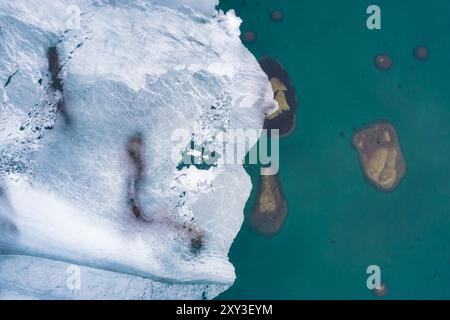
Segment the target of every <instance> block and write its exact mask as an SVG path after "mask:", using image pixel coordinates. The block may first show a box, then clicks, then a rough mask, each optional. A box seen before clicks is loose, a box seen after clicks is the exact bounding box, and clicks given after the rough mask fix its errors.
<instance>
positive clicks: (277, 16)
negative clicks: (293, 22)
mask: <svg viewBox="0 0 450 320" xmlns="http://www.w3.org/2000/svg"><path fill="white" fill-rule="evenodd" d="M270 17H271V18H272V21H275V22H280V21H282V20H283V18H284V14H283V12H281V10H273V11H272V13H271V14H270Z"/></svg>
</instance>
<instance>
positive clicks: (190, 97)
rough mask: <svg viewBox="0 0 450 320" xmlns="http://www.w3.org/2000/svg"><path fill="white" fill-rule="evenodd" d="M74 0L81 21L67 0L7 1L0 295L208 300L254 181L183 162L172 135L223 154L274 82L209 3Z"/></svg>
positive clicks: (228, 278)
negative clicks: (224, 140) (73, 279)
mask: <svg viewBox="0 0 450 320" xmlns="http://www.w3.org/2000/svg"><path fill="white" fill-rule="evenodd" d="M75 3H76V5H75V8H79V9H80V10H79V13H80V16H79V18H80V19H79V26H77V25H73V21H75V22H77V21H78V20H77V19H75V20H73V21H72V20H70V19H72V18H73V16H72V17H68V16H67V13H68V12H69V13H70V14H73V12H74V11H73V8H74V2H73V1H57V2H55V1H49V0H45V1H41V2H40V3H31V2H30V1H25V0H22V1H15V2H11V1H6V0H0V12H1V13H0V27H1V32H0V79H3V80H4V81H5V82H4V83H5V85H3V86H2V91H3V92H2V93H3V94H2V96H3V101H2V104H1V106H0V108H1V110H0V111H1V114H0V226H1V229H2V233H0V298H7V297H15V298H37V299H42V298H64V299H66V298H77V299H78V298H143V299H152V298H153V299H162V298H212V297H214V296H215V295H217V294H218V293H220V292H221V291H223V290H225V289H226V288H227V287H229V286H230V285H231V284H232V283H233V281H234V278H235V275H234V268H233V266H232V265H231V263H230V262H229V261H228V257H227V254H228V250H229V248H230V246H231V243H232V241H233V239H234V237H235V236H236V234H237V232H238V231H239V229H240V226H241V224H242V220H243V208H244V205H245V202H246V201H247V198H248V196H249V193H250V190H251V187H252V186H251V182H250V179H249V177H248V176H247V174H246V172H245V171H244V169H243V168H242V166H241V165H234V166H230V165H228V166H224V165H217V166H212V167H210V168H209V169H208V170H201V169H198V168H196V167H194V166H190V167H183V168H181V169H180V168H178V164H179V161H180V160H181V158H182V155H181V154H182V151H183V150H182V149H180V150H178V149H175V155H177V156H179V157H178V158H177V156H174V148H177V146H178V145H179V141H178V142H177V141H173V140H172V139H171V138H172V133H173V132H175V131H176V130H179V129H184V130H188V131H189V132H192V134H193V136H192V139H195V140H196V142H197V143H200V144H208V146H209V148H210V149H211V148H212V149H213V148H214V147H215V144H214V140H215V137H216V136H217V135H218V134H219V133H223V132H227V131H228V130H231V129H255V130H259V129H261V128H262V125H263V121H264V112H265V111H267V110H270V109H272V108H273V99H272V91H271V88H270V83H269V82H268V79H267V77H266V75H265V74H264V73H263V71H262V70H261V69H260V67H259V65H258V63H257V61H256V60H255V58H254V57H253V56H252V55H251V54H250V53H249V52H248V51H247V50H246V49H245V47H244V46H243V45H242V43H241V42H240V39H239V25H240V20H239V18H237V17H236V16H235V14H234V12H232V11H230V12H228V13H223V12H217V11H215V4H216V3H215V1H202V2H201V4H200V3H199V2H196V1H188V0H185V1H175V0H172V1H138V0H135V1H87V0H85V1H83V0H79V1H76V2H75ZM68 8H70V9H71V10H69V11H68V10H67V9H68ZM75 12H76V10H75ZM68 21H71V24H70V26H69V27H68ZM52 47H55V50H56V52H58V54H59V56H58V58H57V60H59V61H58V62H59V64H60V66H61V68H60V69H61V70H59V68H57V69H58V73H59V75H58V76H59V77H61V78H62V81H63V84H64V85H63V87H64V89H63V90H62V88H61V90H56V89H58V88H56V89H55V85H54V81H55V75H54V74H53V75H52V71H51V70H52V65H51V64H52V62H51V61H52V59H51V58H49V56H48V55H49V51H48V50H49V48H52ZM6 83H7V85H6ZM62 105H64V110H62V107H61V106H62ZM63 111H64V112H63ZM64 118H66V120H67V119H70V121H63V120H64ZM136 136H139V137H140V138H139V139H141V140H139V141H140V142H139V145H140V148H141V149H140V151H139V159H140V160H139V162H142V164H140V165H139V170H137V172H138V174H137V173H133V170H134V169H135V168H134V167H135V166H136V163H135V164H134V165H133V163H130V154H131V155H132V153H130V152H129V150H128V154H127V145H129V143H130V141H133V137H136ZM250 142H251V143H252V144H254V143H256V141H250ZM244 156H245V155H244V154H243V153H240V154H238V155H237V157H238V159H242V158H243V157H244ZM132 158H133V157H132ZM131 162H132V161H131ZM133 168H134V169H133ZM130 172H131V173H130ZM135 175H139V184H138V185H137V184H136V183H130V177H134V178H133V179H134V180H137V179H135V178H136V177H135ZM133 179H132V180H133ZM134 180H133V181H134ZM130 186H131V187H130ZM130 188H131V190H132V191H130ZM134 193H139V199H138V202H139V203H138V205H139V210H140V212H141V214H142V217H141V218H136V216H135V215H133V206H137V204H136V203H137V199H135V198H132V199H131V200H132V201H131V200H130V194H134ZM130 203H131V204H130ZM134 211H135V210H134ZM193 234H195V235H196V236H197V237H198V238H197V240H195V236H193ZM193 239H194V240H193ZM198 239H201V240H198ZM193 241H194V242H193ZM199 241H200V242H201V243H200V244H199ZM193 243H196V245H194V246H193ZM193 247H195V248H193ZM72 264H73V265H79V266H81V277H82V282H81V283H82V287H81V289H80V290H79V291H76V292H71V291H67V290H68V289H67V288H66V279H67V273H66V270H67V268H68V267H69V266H70V265H72ZM83 279H84V280H83ZM83 285H85V286H86V287H83Z"/></svg>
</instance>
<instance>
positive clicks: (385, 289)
mask: <svg viewBox="0 0 450 320" xmlns="http://www.w3.org/2000/svg"><path fill="white" fill-rule="evenodd" d="M373 292H374V293H375V295H376V296H378V297H384V296H386V295H387V293H388V287H387V286H386V284H384V283H382V284H381V286H380V288H379V289H374V291H373Z"/></svg>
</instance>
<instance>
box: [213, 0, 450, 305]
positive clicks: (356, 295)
mask: <svg viewBox="0 0 450 320" xmlns="http://www.w3.org/2000/svg"><path fill="white" fill-rule="evenodd" d="M371 4H374V2H373V1H364V0H345V1H335V0H284V1H280V0H260V1H254V0H247V1H233V0H221V5H220V6H221V8H223V9H231V8H234V9H235V10H236V12H237V14H238V15H239V16H240V17H241V18H242V20H243V21H244V22H243V24H242V26H241V30H242V31H246V30H248V29H251V30H255V31H256V32H257V40H256V41H255V42H254V43H250V44H247V47H248V48H249V50H251V52H252V53H253V54H254V55H255V56H256V57H257V58H260V57H261V56H263V55H270V56H272V57H274V58H276V59H278V60H279V61H280V62H281V63H282V64H283V65H284V66H285V67H286V69H287V70H288V71H289V73H290V75H291V78H292V81H293V84H294V86H295V87H296V89H297V94H298V96H299V105H298V109H297V110H298V112H297V123H298V125H297V129H296V131H295V132H294V134H293V135H291V136H289V137H287V138H285V139H283V140H282V141H281V144H280V148H281V150H280V152H281V156H280V157H281V159H280V161H281V165H280V166H281V169H280V179H281V182H282V184H283V188H284V193H285V196H286V198H287V201H288V207H289V212H288V218H287V220H286V223H285V225H284V227H283V229H282V230H281V232H280V233H279V234H278V235H277V236H275V237H272V238H267V237H263V236H260V235H258V234H256V233H255V232H254V231H253V230H252V229H251V227H250V225H249V219H248V218H249V214H250V208H251V206H252V203H253V201H254V199H255V195H256V188H254V190H253V192H252V194H251V196H250V199H249V201H248V203H247V206H246V209H245V216H246V219H245V222H244V225H243V227H242V229H241V231H240V233H239V234H238V236H237V238H236V240H235V242H234V244H233V246H232V248H231V251H230V260H231V262H232V263H233V264H234V266H235V267H236V275H237V279H236V282H235V284H234V285H233V286H232V287H231V288H230V289H229V290H228V291H227V292H225V293H223V294H222V295H221V296H220V297H219V299H379V298H376V297H375V296H374V295H373V294H372V292H370V291H369V290H368V289H367V287H366V279H367V277H368V275H367V274H366V268H367V267H368V266H369V265H373V264H375V265H379V266H380V267H381V272H382V282H385V283H386V284H387V286H388V288H389V292H388V295H387V297H386V299H450V1H448V0H429V1H419V0H410V1H404V0H378V1H376V4H378V5H379V6H380V7H381V12H382V30H381V31H370V30H368V29H367V28H366V19H367V15H366V9H367V7H368V6H369V5H371ZM273 9H281V10H282V11H283V12H284V14H285V18H284V20H283V21H282V22H281V23H274V22H272V21H271V19H270V12H271V11H272V10H273ZM417 45H426V46H427V47H428V48H429V50H430V58H429V59H428V60H427V61H425V62H419V61H417V60H415V59H414V57H413V55H412V51H413V49H414V47H415V46H417ZM384 52H385V53H388V54H389V55H390V56H391V57H392V59H393V60H394V67H393V68H392V69H391V70H390V71H388V72H381V71H378V70H377V69H376V68H375V67H374V64H373V59H374V56H375V55H376V54H378V53H384ZM379 119H387V120H389V121H391V122H392V123H393V124H394V125H395V127H396V129H397V131H398V135H399V139H400V142H401V145H402V148H403V152H404V155H405V159H406V162H407V165H408V172H407V174H406V177H405V178H404V180H403V181H402V183H401V184H400V185H399V187H398V188H397V189H396V190H395V191H394V192H392V193H389V194H385V193H381V192H379V191H377V190H376V189H375V188H374V187H372V186H371V185H369V184H368V183H367V182H366V180H365V179H364V177H363V174H362V171H361V169H360V166H359V159H358V156H357V154H356V152H355V151H354V150H353V148H352V146H351V136H352V131H353V128H360V127H361V126H364V125H365V124H367V123H370V122H373V121H376V120H379ZM342 135H343V136H344V137H342ZM247 171H248V173H249V174H250V175H251V177H252V181H253V185H254V186H256V185H257V182H258V173H259V170H258V168H257V167H247Z"/></svg>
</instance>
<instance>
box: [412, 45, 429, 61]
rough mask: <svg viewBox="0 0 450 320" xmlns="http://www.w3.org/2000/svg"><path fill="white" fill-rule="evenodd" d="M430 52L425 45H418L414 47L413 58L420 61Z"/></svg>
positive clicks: (425, 58)
mask: <svg viewBox="0 0 450 320" xmlns="http://www.w3.org/2000/svg"><path fill="white" fill-rule="evenodd" d="M429 55H430V52H429V51H428V48H427V47H425V46H418V47H416V48H415V49H414V58H416V59H417V60H420V61H424V60H427V59H428V56H429Z"/></svg>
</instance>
